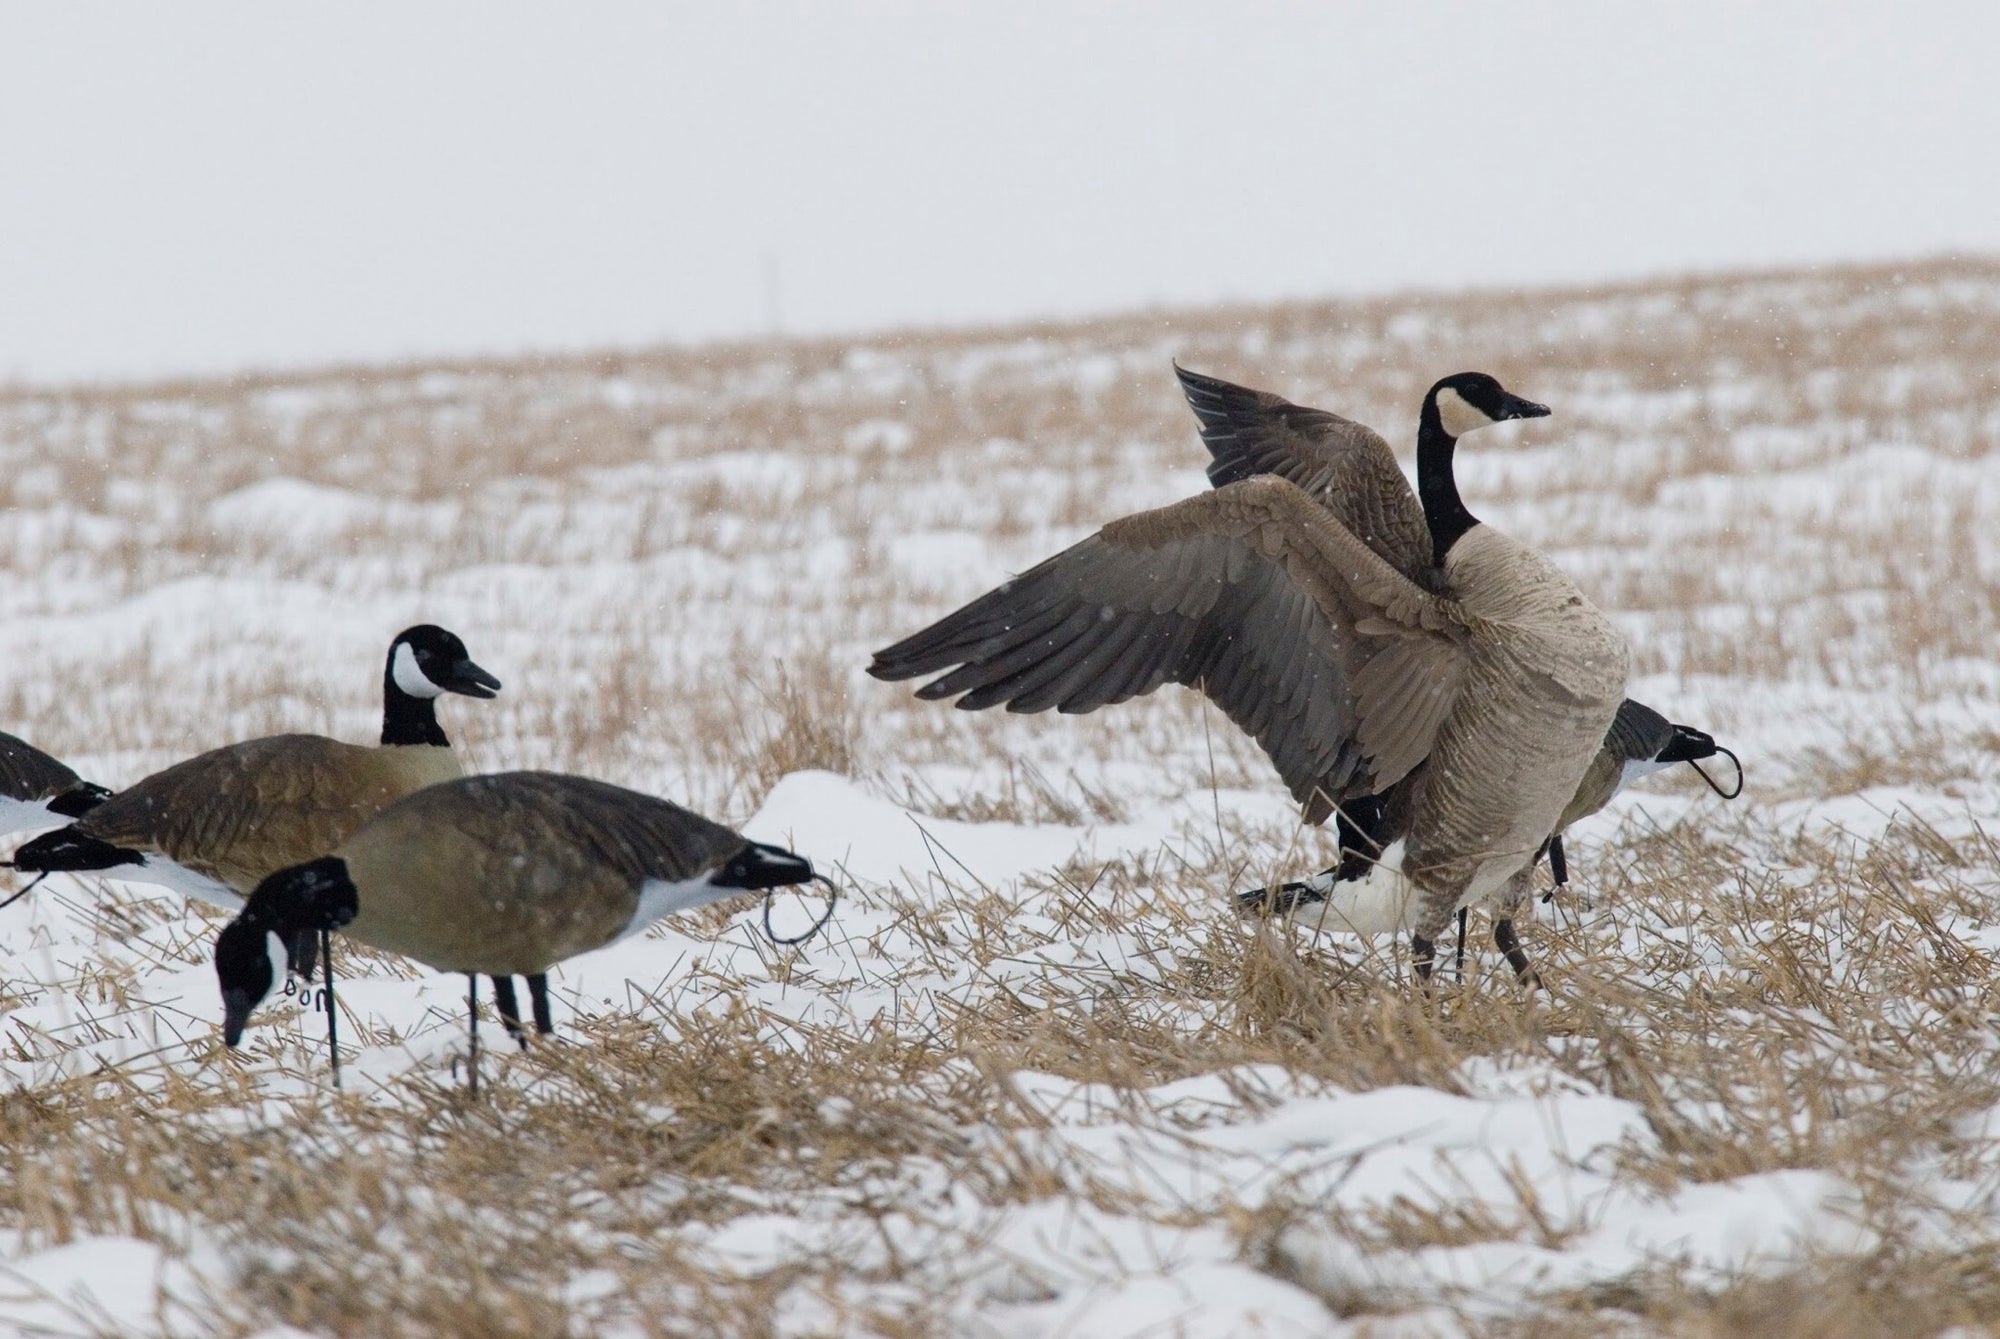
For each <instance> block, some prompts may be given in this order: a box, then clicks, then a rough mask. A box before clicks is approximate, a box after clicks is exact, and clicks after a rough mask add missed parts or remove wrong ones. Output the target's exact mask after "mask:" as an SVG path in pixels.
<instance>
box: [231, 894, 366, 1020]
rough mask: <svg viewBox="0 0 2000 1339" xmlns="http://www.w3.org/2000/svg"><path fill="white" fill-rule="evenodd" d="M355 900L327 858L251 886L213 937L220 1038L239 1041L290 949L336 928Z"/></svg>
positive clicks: (351, 914) (278, 975) (349, 917)
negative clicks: (308, 936)
mask: <svg viewBox="0 0 2000 1339" xmlns="http://www.w3.org/2000/svg"><path fill="white" fill-rule="evenodd" d="M359 909H360V902H359V900H358V898H357V895H356V893H355V889H354V881H353V880H352V879H350V878H349V877H348V875H347V862H346V861H344V860H340V859H338V858H336V857H333V856H328V857H326V858H324V859H321V860H309V861H307V862H306V863H305V864H303V865H293V866H292V867H291V868H290V869H281V870H279V871H278V872H277V873H276V874H273V875H271V876H270V877H269V878H267V879H265V880H264V881H263V882H262V883H260V884H258V885H257V891H256V892H254V893H252V894H251V895H250V900H249V902H248V903H246V904H245V905H244V908H243V910H242V912H241V913H240V914H239V915H238V916H237V917H236V919H235V920H233V921H231V922H229V924H227V925H225V926H223V927H222V933H221V934H219V935H217V936H216V937H215V976H216V980H217V981H218V982H219V983H220V984H221V986H222V1039H223V1040H224V1041H225V1042H227V1043H228V1044H229V1045H231V1046H234V1045H236V1043H237V1042H239V1041H241V1040H242V1039H243V1026H244V1024H245V1023H247V1022H249V1020H250V1012H251V1010H253V1009H255V1008H256V1007H257V1006H258V1005H259V1004H261V1003H262V1002H263V1000H264V997H265V996H266V995H269V994H270V993H271V990H272V988H273V987H274V986H276V985H277V984H278V982H279V980H281V979H282V978H283V977H284V975H285V973H286V972H287V971H288V970H289V969H290V967H291V947H290V946H291V945H292V944H293V943H295V942H297V941H298V940H299V939H300V938H301V936H302V935H303V934H305V933H306V932H310V931H315V930H338V929H339V928H340V927H341V926H343V925H345V924H347V923H348V922H349V921H351V920H353V919H354V915H355V912H357V911H358V910H359Z"/></svg>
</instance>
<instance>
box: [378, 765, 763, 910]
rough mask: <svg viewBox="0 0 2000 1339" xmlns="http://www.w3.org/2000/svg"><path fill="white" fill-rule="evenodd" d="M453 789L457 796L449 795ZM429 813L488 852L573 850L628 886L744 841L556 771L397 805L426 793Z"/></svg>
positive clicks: (502, 778) (679, 812)
mask: <svg viewBox="0 0 2000 1339" xmlns="http://www.w3.org/2000/svg"><path fill="white" fill-rule="evenodd" d="M452 792H456V796H455V797H453V796H451V793H452ZM434 796H435V798H436V799H437V800H439V801H442V803H440V804H438V805H437V813H436V818H437V821H439V822H444V823H450V824H452V825H453V826H455V827H458V828H460V829H461V830H463V831H464V832H465V833H466V835H467V836H469V837H473V838H476V839H477V840H479V841H480V842H481V843H482V844H483V845H485V846H487V847H488V848H489V849H495V850H501V849H506V848H507V847H508V845H509V844H510V843H512V844H518V845H519V846H520V848H521V851H522V853H523V854H527V853H530V852H533V853H537V858H546V856H547V854H548V853H549V852H553V851H558V850H560V851H566V852H573V853H574V855H575V859H576V862H577V863H578V864H579V865H581V866H587V867H590V868H593V869H602V870H608V871H610V872H612V873H614V874H616V875H617V876H618V877H619V878H621V879H625V880H629V881H630V882H631V883H632V884H633V885H634V887H635V888H636V886H637V885H638V884H639V883H640V882H642V881H644V880H646V879H667V880H673V881H679V880H682V879H690V878H693V877H695V876H696V875H698V874H702V873H704V872H706V871H708V870H712V869H714V868H715V867H716V866H718V865H720V864H722V863H723V862H724V861H726V860H728V859H729V858H730V857H731V856H733V855H735V854H736V853H737V852H739V851H741V850H742V849H743V847H744V846H745V845H746V844H747V843H748V839H747V838H745V837H744V836H743V835H742V834H741V833H739V832H735V831H733V830H731V829H729V828H726V827H724V826H723V825H722V824H720V823H717V822H714V821H712V820H710V819H707V818H703V817H702V816H701V815H700V814H697V813H695V812H693V811H692V810H689V809H683V808H681V806H679V805H677V804H674V803H672V802H671V801H668V800H662V799H659V798H658V797H656V796H652V795H646V794H642V793H641V792H639V791H636V790H627V789H625V788H624V787H623V786H614V785H612V784H610V783H609V782H605V781H596V780H593V779H591V778H589V777H582V776H569V775H566V774H563V773H559V772H502V773H497V774H492V775H487V776H472V777H467V778H465V779H464V780H462V781H454V782H452V783H450V784H449V785H448V786H443V787H434V788H433V789H432V790H430V791H422V792H419V793H418V794H417V795H415V796H413V797H411V799H410V800H407V801H405V802H404V805H403V806H399V808H401V807H406V806H423V805H424V804H425V803H426V802H427V801H429V800H431V799H432V798H433V797H434Z"/></svg>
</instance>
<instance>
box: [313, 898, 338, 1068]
mask: <svg viewBox="0 0 2000 1339" xmlns="http://www.w3.org/2000/svg"><path fill="white" fill-rule="evenodd" d="M319 961H320V970H321V971H323V972H324V973H325V974H326V1053H327V1055H328V1056H329V1057H331V1058H332V1060H333V1086H334V1087H335V1088H336V1089H338V1088H339V1087H340V1010H339V1009H338V1008H336V1007H335V1005H334V1002H333V931H331V930H321V931H320V932H319ZM307 984H308V985H310V984H311V980H310V979H308V980H307Z"/></svg>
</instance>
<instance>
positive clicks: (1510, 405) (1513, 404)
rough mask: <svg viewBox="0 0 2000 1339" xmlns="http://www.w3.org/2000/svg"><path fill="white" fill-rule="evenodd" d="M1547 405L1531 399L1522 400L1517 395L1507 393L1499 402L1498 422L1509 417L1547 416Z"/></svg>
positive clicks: (1504, 420)
mask: <svg viewBox="0 0 2000 1339" xmlns="http://www.w3.org/2000/svg"><path fill="white" fill-rule="evenodd" d="M1548 416H1549V407H1548V406H1547V405H1545V404H1536V403H1535V402H1534V401H1533V400H1523V399H1522V398H1521V397H1520V396H1518V395H1509V396H1508V397H1507V398H1506V399H1505V400H1502V401H1501V402H1500V420H1499V421H1500V422H1503V423H1504V422H1506V421H1507V420H1508V419H1510V418H1547V417H1548Z"/></svg>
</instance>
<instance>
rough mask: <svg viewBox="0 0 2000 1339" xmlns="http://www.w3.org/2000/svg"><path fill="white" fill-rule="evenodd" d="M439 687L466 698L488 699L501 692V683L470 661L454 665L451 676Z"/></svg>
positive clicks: (462, 661)
mask: <svg viewBox="0 0 2000 1339" xmlns="http://www.w3.org/2000/svg"><path fill="white" fill-rule="evenodd" d="M438 686H439V687H441V688H443V689H444V690H445V691H446V692H447V693H459V694H462V695H463V696H465V697H478V698H488V697H492V696H493V695H494V694H495V693H497V692H499V691H500V681H499V680H498V679H496V678H494V677H493V676H492V675H491V674H488V673H487V672H486V671H485V670H483V669H481V668H479V666H477V665H475V664H473V663H472V662H471V661H470V660H461V661H459V662H458V663H457V664H456V665H453V666H452V667H451V674H450V676H449V677H447V678H446V679H445V681H444V682H443V683H442V684H440V685H438Z"/></svg>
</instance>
